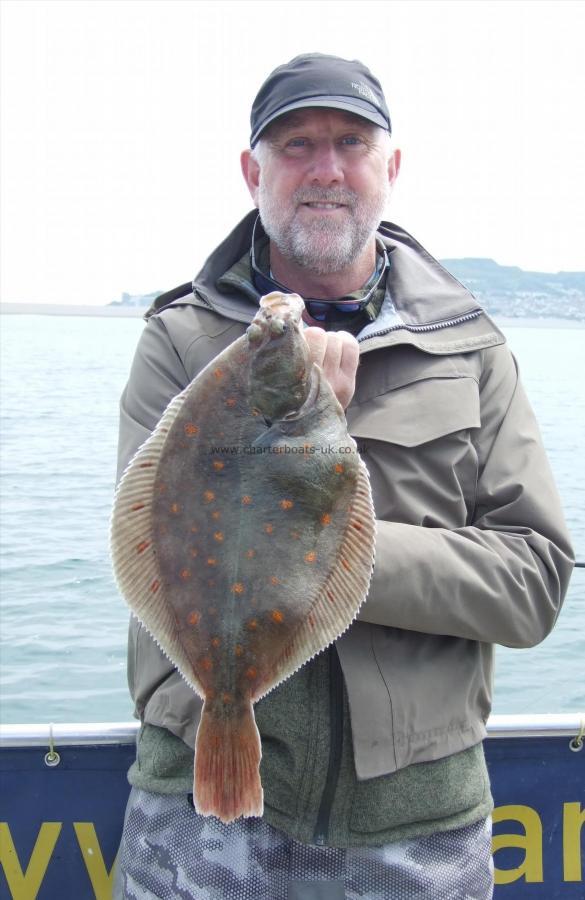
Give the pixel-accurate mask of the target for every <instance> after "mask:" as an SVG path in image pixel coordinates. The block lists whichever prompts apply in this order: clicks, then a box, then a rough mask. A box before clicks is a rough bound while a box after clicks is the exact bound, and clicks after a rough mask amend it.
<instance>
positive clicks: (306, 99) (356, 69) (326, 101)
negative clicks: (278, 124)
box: [250, 53, 392, 147]
mask: <svg viewBox="0 0 585 900" xmlns="http://www.w3.org/2000/svg"><path fill="white" fill-rule="evenodd" d="M311 106H321V107H324V108H327V109H342V110H344V111H345V112H350V113H354V114H355V115H356V116H361V117H362V118H364V119H368V121H370V122H373V123H374V125H379V126H380V128H384V130H385V131H388V132H389V133H390V134H391V133H392V127H391V124H390V113H389V112H388V107H387V106H386V100H385V98H384V92H383V91H382V85H381V84H380V82H379V81H378V79H377V78H376V77H375V76H374V75H372V73H371V72H370V70H369V69H368V68H367V67H366V66H364V64H363V63H361V62H360V61H359V60H357V59H352V60H350V59H341V57H339V56H327V55H325V54H324V53H305V54H303V55H302V56H295V58H294V59H291V61H290V62H288V63H285V64H284V65H282V66H279V67H278V68H277V69H275V70H274V72H272V73H271V74H270V75H269V76H268V78H267V79H266V81H265V82H264V84H263V85H262V87H261V88H260V90H259V91H258V94H257V95H256V99H255V100H254V103H253V104H252V112H251V114H250V125H251V128H252V133H251V135H250V146H251V147H254V146H255V144H256V143H257V142H258V139H259V138H260V136H261V134H262V132H263V131H264V129H265V128H266V127H267V126H268V125H270V123H271V122H273V121H274V120H275V119H277V118H278V117H279V116H282V115H284V114H285V113H288V112H291V111H292V110H293V109H305V108H307V107H311Z"/></svg>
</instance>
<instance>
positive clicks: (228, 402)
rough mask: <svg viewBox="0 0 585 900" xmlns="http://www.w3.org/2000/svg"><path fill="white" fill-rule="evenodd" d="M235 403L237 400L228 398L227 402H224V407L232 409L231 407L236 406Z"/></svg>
mask: <svg viewBox="0 0 585 900" xmlns="http://www.w3.org/2000/svg"><path fill="white" fill-rule="evenodd" d="M236 403H237V400H236V398H235V397H228V398H227V400H226V401H225V405H226V406H229V407H230V409H233V407H234V406H235V405H236Z"/></svg>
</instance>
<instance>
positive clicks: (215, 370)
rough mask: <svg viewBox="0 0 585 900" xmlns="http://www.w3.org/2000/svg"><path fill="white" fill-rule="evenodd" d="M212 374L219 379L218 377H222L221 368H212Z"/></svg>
mask: <svg viewBox="0 0 585 900" xmlns="http://www.w3.org/2000/svg"><path fill="white" fill-rule="evenodd" d="M213 375H214V377H215V378H218V379H219V378H223V369H219V368H217V369H214V370H213Z"/></svg>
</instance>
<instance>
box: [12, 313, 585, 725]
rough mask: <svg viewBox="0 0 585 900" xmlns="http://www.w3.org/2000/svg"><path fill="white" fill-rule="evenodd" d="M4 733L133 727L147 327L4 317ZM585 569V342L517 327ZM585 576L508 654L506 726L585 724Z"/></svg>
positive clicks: (576, 335)
mask: <svg viewBox="0 0 585 900" xmlns="http://www.w3.org/2000/svg"><path fill="white" fill-rule="evenodd" d="M0 324H1V329H0V342H1V343H0V350H1V354H0V367H1V378H2V393H1V406H0V416H1V418H0V428H1V431H0V441H1V443H0V450H1V454H0V465H1V482H0V529H1V535H0V536H1V557H0V573H1V575H0V604H1V607H0V608H1V618H0V637H1V644H0V702H1V706H0V717H1V720H2V721H3V722H4V723H25V722H26V723H48V722H53V723H71V722H125V721H129V720H130V719H131V718H132V704H131V701H130V697H129V694H128V690H127V686H126V632H127V623H128V615H129V614H128V610H127V607H126V606H125V604H124V602H123V601H122V599H121V598H120V596H119V595H118V591H117V589H116V586H115V583H114V580H113V576H112V572H111V568H110V562H109V551H108V531H109V517H110V510H111V505H112V494H113V489H114V480H115V464H116V443H117V428H118V402H119V397H120V394H121V392H122V390H123V388H124V384H125V382H126V379H127V377H128V372H129V369H130V365H131V362H132V357H133V354H134V350H135V346H136V343H137V341H138V338H139V335H140V332H141V330H142V328H143V327H144V323H143V321H142V320H141V319H139V318H108V317H98V316H95V317H94V316H92V317H86V316H68V315H60V316H49V315H3V316H2V317H1V321H0ZM503 330H504V331H505V333H506V335H507V338H508V340H509V343H510V345H511V347H512V350H513V352H514V353H515V355H516V357H517V359H518V362H519V365H520V370H521V373H522V378H523V381H524V384H525V386H526V388H527V391H528V395H529V397H530V399H531V402H532V405H533V407H534V410H535V412H536V415H537V418H538V420H539V423H540V427H541V430H542V435H543V439H544V443H545V446H546V448H547V450H548V454H549V457H550V462H551V465H552V468H553V471H554V474H555V477H556V481H557V485H558V488H559V492H560V494H561V499H562V501H563V505H564V510H565V515H566V518H567V521H568V524H569V528H570V530H571V533H572V536H573V541H574V545H575V550H576V553H577V558H578V559H580V560H581V561H585V502H584V500H585V467H584V465H583V460H584V459H585V452H584V450H585V391H584V383H585V369H584V366H583V360H584V358H585V330H583V329H579V328H571V327H552V326H545V327H528V326H526V325H521V326H518V325H515V326H514V327H512V326H509V327H508V326H507V325H504V326H503ZM584 661H585V569H575V571H574V574H573V578H572V581H571V585H570V589H569V593H568V595H567V598H566V601H565V604H564V607H563V609H562V612H561V615H560V617H559V620H558V623H557V625H556V627H555V629H554V631H553V632H552V634H551V635H550V636H549V637H548V638H547V639H546V640H545V641H544V642H543V643H542V644H541V645H539V646H538V647H535V648H533V649H528V650H511V649H506V648H498V649H497V667H496V682H495V702H494V712H495V713H534V714H536V713H553V712H554V713H563V712H565V713H570V712H577V711H584V710H585V677H584V675H585V665H584Z"/></svg>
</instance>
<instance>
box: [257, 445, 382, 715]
mask: <svg viewBox="0 0 585 900" xmlns="http://www.w3.org/2000/svg"><path fill="white" fill-rule="evenodd" d="M375 544H376V517H375V512H374V505H373V501H372V493H371V490H370V479H369V475H368V470H367V469H366V467H365V465H364V463H363V462H362V461H361V460H360V469H359V473H358V478H357V483H356V489H355V492H354V496H353V498H352V501H351V512H350V514H349V519H348V523H347V527H346V529H345V531H344V534H343V540H342V541H341V544H340V547H339V550H338V553H337V556H336V559H335V563H334V565H333V566H332V568H331V569H330V571H329V573H328V575H327V578H326V579H325V582H324V583H323V585H322V587H321V589H320V590H319V593H318V594H317V596H316V599H315V602H314V603H313V606H312V607H311V610H310V612H309V613H308V615H306V616H305V617H304V619H303V622H302V624H301V625H300V626H299V628H298V629H297V630H296V631H295V632H294V634H293V635H292V638H291V640H290V641H289V643H288V644H286V645H285V646H284V648H283V651H282V653H281V654H280V656H279V658H278V660H277V661H276V663H275V665H274V667H273V668H272V669H271V672H270V687H268V688H267V689H263V685H259V687H258V689H257V691H256V693H255V695H254V697H253V701H254V702H255V703H256V702H257V701H258V700H259V699H260V698H261V697H262V696H264V695H265V694H267V693H269V692H270V691H271V690H272V689H273V688H274V687H276V685H278V684H280V683H281V682H282V681H284V680H285V678H288V677H289V676H290V675H292V674H293V672H296V671H297V669H299V668H300V666H302V665H303V664H304V663H305V662H307V660H309V659H311V658H312V657H313V656H315V655H316V654H317V653H320V652H321V650H323V649H324V648H325V647H327V646H328V645H329V644H331V643H333V642H334V641H336V640H337V638H339V637H341V635H342V634H343V633H344V632H345V631H347V629H348V628H349V626H350V625H351V623H352V622H353V621H354V619H355V618H356V616H357V614H358V612H359V609H360V607H361V605H362V603H363V602H364V600H365V599H366V596H367V593H368V589H369V586H370V580H371V577H372V572H373V568H374V556H375ZM265 683H266V682H265Z"/></svg>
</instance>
